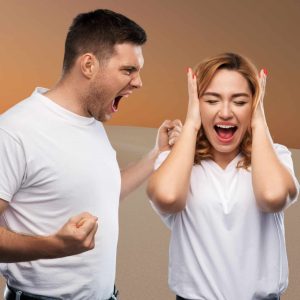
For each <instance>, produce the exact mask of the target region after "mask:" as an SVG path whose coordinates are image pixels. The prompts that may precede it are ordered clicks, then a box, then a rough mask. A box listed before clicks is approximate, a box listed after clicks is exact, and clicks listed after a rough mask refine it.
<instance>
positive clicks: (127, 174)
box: [121, 120, 182, 200]
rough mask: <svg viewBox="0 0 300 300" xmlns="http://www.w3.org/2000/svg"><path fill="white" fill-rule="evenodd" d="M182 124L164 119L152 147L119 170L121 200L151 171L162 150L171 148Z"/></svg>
mask: <svg viewBox="0 0 300 300" xmlns="http://www.w3.org/2000/svg"><path fill="white" fill-rule="evenodd" d="M181 127H182V124H181V122H180V121H179V120H175V121H169V120H166V121H165V122H163V124H162V125H161V126H160V128H159V129H158V133H157V138H156V142H155V146H154V148H153V149H152V150H151V151H150V152H149V153H147V154H146V155H145V156H144V157H143V158H142V159H141V160H140V161H138V162H136V163H134V164H131V165H129V166H128V167H127V168H124V169H122V170H121V178H122V184H121V200H122V199H124V198H125V197H126V196H127V195H128V194H130V193H131V192H132V191H134V190H135V189H136V188H138V187H139V186H140V185H141V184H142V183H143V182H144V181H145V180H146V179H147V178H148V177H149V176H150V175H151V174H152V172H153V170H154V163H155V160H156V158H157V156H158V155H159V153H160V152H162V151H167V150H170V149H171V146H172V145H173V144H174V143H175V141H176V139H177V137H178V136H179V135H180V132H181Z"/></svg>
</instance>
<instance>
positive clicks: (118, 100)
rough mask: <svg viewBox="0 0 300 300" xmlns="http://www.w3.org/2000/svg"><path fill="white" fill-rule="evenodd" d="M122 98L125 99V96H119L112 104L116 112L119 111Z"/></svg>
mask: <svg viewBox="0 0 300 300" xmlns="http://www.w3.org/2000/svg"><path fill="white" fill-rule="evenodd" d="M122 97H123V96H117V97H116V98H115V99H114V101H113V102H112V105H111V107H112V109H113V111H114V112H116V111H118V106H119V103H120V101H121V99H122Z"/></svg>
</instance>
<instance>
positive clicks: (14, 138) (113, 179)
mask: <svg viewBox="0 0 300 300" xmlns="http://www.w3.org/2000/svg"><path fill="white" fill-rule="evenodd" d="M145 42H146V34H145V32H144V30H143V29H142V28H141V27H140V26H139V25H137V24H136V23H134V22H133V21H132V20H130V19H128V18H127V17H125V16H123V15H120V14H117V13H115V12H112V11H109V10H96V11H93V12H89V13H85V14H81V15H79V16H77V17H76V18H75V19H74V21H73V24H72V25H71V27H70V29H69V32H68V35H67V38H66V43H65V55H64V62H63V74H62V78H61V79H60V80H59V82H58V83H57V85H56V86H55V87H54V88H53V89H52V90H46V89H43V88H37V89H36V90H35V91H34V92H33V94H32V95H31V96H30V97H29V98H27V99H25V100H24V101H22V102H20V103H19V104H17V105H15V106H14V107H13V108H11V109H10V110H8V111H7V112H6V113H4V114H3V115H2V116H1V118H0V135H1V136H0V151H1V156H0V167H1V174H0V198H1V199H0V213H1V224H2V226H3V227H2V228H0V230H1V231H0V233H1V237H0V257H1V262H3V264H1V270H2V273H3V275H4V276H5V278H6V280H7V288H6V296H5V297H6V299H7V300H10V299H72V300H78V299H93V300H94V299H95V300H97V299H98V300H103V299H115V296H116V295H115V294H116V293H115V292H114V279H115V264H116V249H117V240H118V207H119V199H120V198H121V199H122V198H124V197H126V195H128V194H129V193H130V192H131V191H132V190H134V189H135V188H136V187H138V186H139V185H140V184H141V183H142V182H143V181H144V180H145V179H146V178H147V177H148V176H149V175H150V174H151V172H152V170H153V164H154V161H155V159H156V157H157V155H158V153H159V152H160V151H162V150H164V149H166V148H168V147H169V145H168V143H169V142H172V141H173V140H174V138H175V137H176V134H177V133H178V131H179V129H178V128H179V127H178V126H175V125H176V124H178V125H180V124H179V123H178V122H177V123H176V122H171V121H166V122H164V123H163V125H162V126H161V129H160V130H159V133H158V138H157V142H156V145H155V147H154V149H153V150H152V151H151V152H150V153H149V154H148V155H147V156H145V157H144V158H143V159H141V160H140V161H139V162H138V163H136V164H135V165H133V166H131V167H130V168H128V169H126V170H123V171H121V176H120V170H119V167H118V164H117V161H116V155H115V151H114V150H113V149H112V147H111V145H110V143H109V141H108V138H107V136H106V133H105V130H104V127H103V125H102V122H104V121H106V120H108V119H110V118H111V116H112V114H113V113H115V112H116V111H117V109H118V104H119V102H120V100H121V99H122V97H128V96H129V95H130V94H131V93H132V92H133V91H134V90H135V89H137V88H140V87H141V86H142V81H141V78H140V70H141V68H142V67H143V63H144V60H143V55H142V45H143V44H144V43H145ZM172 129H173V130H172ZM170 132H172V133H171V134H170ZM176 132H177V133H176ZM168 133H169V134H168ZM170 139H171V141H169V140H170ZM82 211H87V212H90V213H92V214H93V215H91V214H90V213H87V212H86V213H81V212H82ZM72 215H76V216H75V217H73V218H71V219H70V220H69V221H68V222H67V223H65V222H66V219H68V218H69V217H70V216H72ZM98 220H99V230H98V231H97V226H98ZM64 223H65V225H64ZM60 227H61V229H59V230H58V228H60ZM96 232H97V233H96ZM91 249H92V250H91ZM87 250H90V251H88V252H86V251H87ZM81 252H83V253H81ZM79 253H80V254H79ZM73 254H77V255H73ZM72 255H73V256H72ZM65 256H68V257H65ZM62 257H63V258H62ZM49 258H52V259H49ZM28 261H29V262H28Z"/></svg>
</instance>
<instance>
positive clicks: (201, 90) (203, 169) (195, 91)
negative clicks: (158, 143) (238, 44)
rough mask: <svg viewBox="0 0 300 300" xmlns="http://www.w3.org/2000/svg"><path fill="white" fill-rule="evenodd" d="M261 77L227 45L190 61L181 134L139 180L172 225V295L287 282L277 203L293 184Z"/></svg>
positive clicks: (244, 299) (231, 295)
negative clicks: (193, 65) (193, 66)
mask: <svg viewBox="0 0 300 300" xmlns="http://www.w3.org/2000/svg"><path fill="white" fill-rule="evenodd" d="M266 77H267V74H266V71H263V70H262V71H260V72H259V74H258V72H257V70H256V68H255V67H254V66H253V64H252V63H251V62H250V61H249V60H248V59H246V58H244V57H242V56H240V55H237V54H233V53H225V54H221V55H218V56H215V57H212V58H210V59H207V60H205V61H203V62H202V63H200V64H199V65H198V66H197V67H196V69H195V73H194V74H193V72H192V70H191V69H189V70H188V90H189V104H188V112H187V116H186V120H185V123H184V126H183V127H182V132H181V135H180V136H179V138H178V140H177V141H176V143H175V145H174V147H173V148H172V150H171V151H169V152H163V153H161V154H160V156H159V158H158V161H157V167H158V166H159V167H158V168H157V170H156V171H155V172H154V173H153V175H152V176H151V178H150V180H149V183H148V188H147V191H148V194H149V196H150V198H151V200H152V203H153V206H154V208H155V210H156V211H157V212H158V214H159V215H160V216H161V218H162V219H163V221H164V222H165V223H166V225H167V226H168V227H169V228H170V229H171V231H172V234H171V241H170V260H169V286H170V288H171V289H172V291H173V292H175V293H176V294H177V298H176V299H178V300H179V299H193V300H196V299H197V300H200V299H206V300H250V299H257V300H258V299H279V297H280V295H281V294H282V293H283V292H284V290H285V289H286V287H287V283H288V264H287V256H286V248H285V239H284V224H283V217H284V216H283V210H284V209H285V208H286V207H287V206H289V205H290V204H291V203H292V202H293V201H294V200H296V198H297V195H298V193H299V184H298V182H297V180H296V178H295V175H294V171H293V163H292V160H291V155H290V152H289V151H288V149H287V148H286V147H284V146H281V145H278V144H273V142H272V139H271V136H270V134H269V130H268V126H267V123H266V119H265V115H264V109H263V97H264V90H265V84H266ZM198 95H199V98H198ZM199 112H200V113H199ZM173 132H174V131H173ZM170 138H171V139H172V137H170ZM166 150H168V149H166Z"/></svg>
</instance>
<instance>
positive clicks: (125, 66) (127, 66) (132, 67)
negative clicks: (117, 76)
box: [121, 65, 138, 71]
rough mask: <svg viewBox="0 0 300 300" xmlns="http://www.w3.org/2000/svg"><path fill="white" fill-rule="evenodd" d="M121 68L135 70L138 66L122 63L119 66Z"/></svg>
mask: <svg viewBox="0 0 300 300" xmlns="http://www.w3.org/2000/svg"><path fill="white" fill-rule="evenodd" d="M121 69H122V70H130V71H137V70H138V67H137V66H132V65H124V66H122V67H121Z"/></svg>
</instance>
